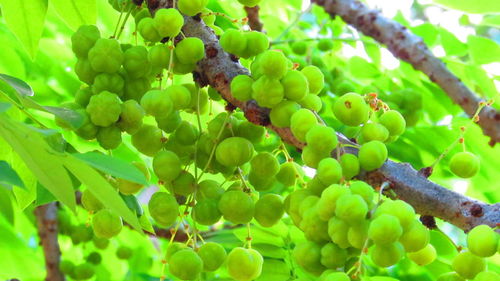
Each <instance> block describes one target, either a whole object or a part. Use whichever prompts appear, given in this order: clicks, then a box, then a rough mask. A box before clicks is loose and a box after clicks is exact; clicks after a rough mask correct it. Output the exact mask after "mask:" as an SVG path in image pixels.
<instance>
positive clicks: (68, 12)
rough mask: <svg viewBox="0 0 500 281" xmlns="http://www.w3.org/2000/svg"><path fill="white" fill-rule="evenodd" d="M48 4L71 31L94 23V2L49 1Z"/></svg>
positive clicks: (79, 0)
mask: <svg viewBox="0 0 500 281" xmlns="http://www.w3.org/2000/svg"><path fill="white" fill-rule="evenodd" d="M50 3H51V4H52V5H53V6H54V8H55V9H56V11H57V13H58V14H59V16H60V17H61V18H62V19H63V20H64V21H65V22H66V24H67V25H68V26H69V27H71V28H72V29H73V30H76V29H77V28H78V27H79V26H80V25H84V24H95V22H96V17H97V8H96V6H97V5H96V0H51V1H50Z"/></svg>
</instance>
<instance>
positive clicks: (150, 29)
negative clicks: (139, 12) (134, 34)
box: [137, 17, 162, 43]
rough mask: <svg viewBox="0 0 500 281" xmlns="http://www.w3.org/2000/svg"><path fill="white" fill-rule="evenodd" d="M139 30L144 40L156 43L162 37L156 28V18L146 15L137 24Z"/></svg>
mask: <svg viewBox="0 0 500 281" xmlns="http://www.w3.org/2000/svg"><path fill="white" fill-rule="evenodd" d="M137 30H138V31H139V34H141V36H142V38H144V41H149V42H153V43H155V42H158V41H160V40H161V39H162V36H160V34H159V33H158V30H156V26H155V20H154V19H153V18H150V17H145V18H143V19H141V20H140V21H139V24H138V25H137Z"/></svg>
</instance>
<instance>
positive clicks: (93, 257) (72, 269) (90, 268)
mask: <svg viewBox="0 0 500 281" xmlns="http://www.w3.org/2000/svg"><path fill="white" fill-rule="evenodd" d="M82 200H83V199H82ZM85 202H87V204H88V200H87V199H86V201H85ZM58 222H59V224H58V231H59V234H61V235H65V236H69V238H70V239H71V242H72V244H73V247H76V246H78V245H81V247H80V249H81V251H82V252H87V254H85V258H84V261H82V262H81V263H79V264H75V263H74V262H72V261H71V260H69V259H63V260H62V261H61V262H60V264H59V269H60V270H61V272H62V273H63V274H64V275H65V276H68V277H71V278H72V279H73V280H87V279H90V278H92V277H93V276H95V274H96V267H97V266H99V265H100V264H101V262H102V255H101V253H100V251H103V250H105V249H106V248H108V246H109V244H110V243H109V239H107V238H103V237H102V236H99V235H98V234H97V233H96V232H93V231H92V228H91V227H89V226H87V225H85V224H73V222H72V220H71V217H70V215H69V214H68V212H67V211H66V210H64V209H60V210H58ZM120 223H121V221H120ZM102 228H104V226H101V229H102ZM120 228H121V226H120ZM90 243H91V244H92V245H93V246H90ZM89 248H91V249H92V248H93V249H92V250H91V251H89V250H88V249H89ZM132 253H133V251H132V249H131V248H129V247H127V246H123V245H121V246H119V247H118V248H117V249H116V256H117V258H118V259H121V260H127V259H129V258H130V257H131V256H132ZM71 259H74V257H72V258H71Z"/></svg>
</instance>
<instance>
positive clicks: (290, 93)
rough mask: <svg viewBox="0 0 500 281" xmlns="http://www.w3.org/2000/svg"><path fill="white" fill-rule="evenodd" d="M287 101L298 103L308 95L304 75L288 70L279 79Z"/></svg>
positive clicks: (307, 84)
mask: <svg viewBox="0 0 500 281" xmlns="http://www.w3.org/2000/svg"><path fill="white" fill-rule="evenodd" d="M281 84H283V88H284V90H285V97H286V98H287V99H288V100H293V101H300V100H302V99H303V98H304V97H305V96H306V95H307V94H308V93H309V81H308V80H307V77H306V76H305V75H304V73H302V72H300V71H298V70H290V71H288V72H287V73H286V74H285V77H283V79H281Z"/></svg>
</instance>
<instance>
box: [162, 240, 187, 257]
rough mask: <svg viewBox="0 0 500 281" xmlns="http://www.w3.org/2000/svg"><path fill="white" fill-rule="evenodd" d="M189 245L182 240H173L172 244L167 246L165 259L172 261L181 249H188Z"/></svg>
mask: <svg viewBox="0 0 500 281" xmlns="http://www.w3.org/2000/svg"><path fill="white" fill-rule="evenodd" d="M187 248H188V247H187V246H186V244H185V243H181V242H173V243H170V245H169V246H168V248H167V254H166V256H165V259H166V260H167V261H170V258H171V257H172V256H173V255H174V254H175V253H177V252H179V251H180V250H185V249H187Z"/></svg>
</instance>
